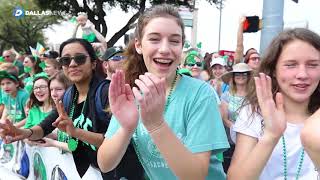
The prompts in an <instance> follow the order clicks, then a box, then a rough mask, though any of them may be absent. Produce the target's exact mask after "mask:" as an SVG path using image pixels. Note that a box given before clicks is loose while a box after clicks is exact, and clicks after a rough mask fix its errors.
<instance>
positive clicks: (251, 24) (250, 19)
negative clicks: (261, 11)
mask: <svg viewBox="0 0 320 180" xmlns="http://www.w3.org/2000/svg"><path fill="white" fill-rule="evenodd" d="M259 23H260V19H259V16H246V20H245V21H244V23H243V32H244V33H252V32H257V31H259V30H260V26H259Z"/></svg>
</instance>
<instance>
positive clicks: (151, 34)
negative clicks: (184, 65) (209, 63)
mask: <svg viewBox="0 0 320 180" xmlns="http://www.w3.org/2000/svg"><path fill="white" fill-rule="evenodd" d="M182 44H183V42H182V29H181V27H180V26H179V25H178V23H177V22H176V20H175V19H174V18H170V17H167V18H164V17H157V18H153V19H152V20H150V21H149V23H148V24H147V25H146V26H145V27H144V29H143V36H142V39H141V41H139V40H136V43H135V47H136V50H137V52H138V53H139V54H142V56H143V59H144V63H145V65H146V67H147V69H148V72H151V73H153V74H155V75H156V76H158V77H168V76H170V75H171V74H173V73H174V72H175V71H176V69H177V66H178V65H179V64H180V60H181V53H182Z"/></svg>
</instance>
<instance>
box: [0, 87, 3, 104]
mask: <svg viewBox="0 0 320 180" xmlns="http://www.w3.org/2000/svg"><path fill="white" fill-rule="evenodd" d="M3 93H4V92H3V91H2V88H0V105H1V104H3V101H2V96H3Z"/></svg>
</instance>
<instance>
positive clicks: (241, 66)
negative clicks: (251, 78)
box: [221, 63, 252, 84]
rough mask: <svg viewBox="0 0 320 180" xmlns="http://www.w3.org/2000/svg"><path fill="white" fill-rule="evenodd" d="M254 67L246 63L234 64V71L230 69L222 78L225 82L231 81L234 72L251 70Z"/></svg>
mask: <svg viewBox="0 0 320 180" xmlns="http://www.w3.org/2000/svg"><path fill="white" fill-rule="evenodd" d="M251 71H252V69H251V68H250V67H249V66H248V64H246V63H238V64H235V65H233V66H232V71H229V72H227V73H225V74H223V75H222V76H221V79H222V81H223V82H224V83H227V84H228V83H229V82H230V79H231V78H232V75H233V73H236V72H239V73H243V72H251Z"/></svg>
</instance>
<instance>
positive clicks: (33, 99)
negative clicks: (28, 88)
mask: <svg viewBox="0 0 320 180" xmlns="http://www.w3.org/2000/svg"><path fill="white" fill-rule="evenodd" d="M28 108H29V113H28V117H27V120H26V124H25V125H24V128H32V127H33V126H35V125H38V124H39V123H40V122H41V121H42V120H44V118H45V117H47V116H48V115H49V113H50V112H51V110H52V108H53V101H52V99H51V96H50V90H49V79H48V77H47V76H39V77H37V78H35V79H34V81H33V88H32V93H31V95H30V101H29V103H28Z"/></svg>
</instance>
